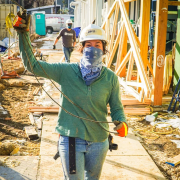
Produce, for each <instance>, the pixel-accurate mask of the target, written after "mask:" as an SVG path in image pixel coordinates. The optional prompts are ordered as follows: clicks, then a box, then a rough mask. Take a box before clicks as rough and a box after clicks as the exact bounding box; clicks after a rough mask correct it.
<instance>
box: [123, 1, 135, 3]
mask: <svg viewBox="0 0 180 180" xmlns="http://www.w3.org/2000/svg"><path fill="white" fill-rule="evenodd" d="M133 1H136V0H124V2H125V3H126V2H133Z"/></svg>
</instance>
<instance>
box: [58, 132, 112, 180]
mask: <svg viewBox="0 0 180 180" xmlns="http://www.w3.org/2000/svg"><path fill="white" fill-rule="evenodd" d="M75 139H76V174H69V137H67V136H60V139H59V154H60V158H61V162H62V166H63V172H64V179H65V180H98V179H100V175H101V171H102V166H103V163H104V161H105V158H106V154H107V151H108V149H109V142H108V138H107V139H106V140H105V141H104V142H90V141H85V140H83V139H80V138H75Z"/></svg>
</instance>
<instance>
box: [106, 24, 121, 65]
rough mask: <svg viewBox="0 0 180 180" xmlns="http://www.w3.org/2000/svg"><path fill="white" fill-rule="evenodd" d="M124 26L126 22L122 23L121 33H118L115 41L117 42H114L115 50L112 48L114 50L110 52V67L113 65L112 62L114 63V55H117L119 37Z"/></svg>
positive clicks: (108, 63)
mask: <svg viewBox="0 0 180 180" xmlns="http://www.w3.org/2000/svg"><path fill="white" fill-rule="evenodd" d="M123 26H124V23H122V25H121V28H120V30H119V33H118V36H117V37H116V41H115V43H114V47H113V50H112V52H111V53H110V56H109V61H108V62H107V67H108V68H109V67H110V66H111V63H112V61H113V57H114V55H115V52H116V49H117V47H118V44H119V39H120V36H121V31H122V28H123Z"/></svg>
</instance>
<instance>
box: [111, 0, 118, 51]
mask: <svg viewBox="0 0 180 180" xmlns="http://www.w3.org/2000/svg"><path fill="white" fill-rule="evenodd" d="M118 15H119V4H118V3H117V4H116V10H115V15H114V21H113V30H112V33H111V39H110V43H109V52H111V51H112V48H113V44H114V36H115V33H116V26H117V20H118Z"/></svg>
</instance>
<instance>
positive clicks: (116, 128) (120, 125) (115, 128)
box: [114, 123, 123, 131]
mask: <svg viewBox="0 0 180 180" xmlns="http://www.w3.org/2000/svg"><path fill="white" fill-rule="evenodd" d="M122 126H123V123H121V124H119V125H117V126H116V127H114V130H115V131H117V130H118V129H121V128H122Z"/></svg>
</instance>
